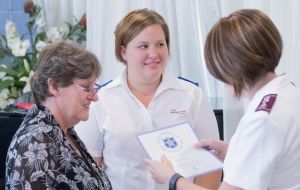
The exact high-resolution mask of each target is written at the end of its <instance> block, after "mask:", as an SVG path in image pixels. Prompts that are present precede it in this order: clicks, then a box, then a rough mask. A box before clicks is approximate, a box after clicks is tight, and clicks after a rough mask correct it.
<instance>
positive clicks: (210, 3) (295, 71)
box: [36, 0, 300, 141]
mask: <svg viewBox="0 0 300 190" xmlns="http://www.w3.org/2000/svg"><path fill="white" fill-rule="evenodd" d="M36 1H37V2H38V3H39V4H41V5H42V6H43V7H45V10H46V18H47V23H48V25H49V26H57V25H59V24H61V23H62V22H64V21H69V22H72V21H73V17H74V16H75V17H76V19H77V20H78V19H80V17H81V16H82V15H83V13H85V12H86V13H87V48H88V49H89V50H91V51H92V52H94V53H95V54H96V55H97V57H98V58H99V60H100V62H101V65H102V67H103V73H102V76H101V78H100V79H99V80H100V83H103V82H105V81H108V80H111V79H113V78H115V77H116V76H118V75H119V74H120V73H121V72H122V71H123V69H124V66H123V65H122V64H121V63H118V62H117V60H116V58H115V54H114V30H115V26H116V24H117V23H118V22H119V21H120V19H121V18H122V17H123V16H125V15H126V14H127V13H128V12H129V11H130V10H133V9H137V8H149V9H153V10H155V11H157V12H159V13H160V14H161V15H162V16H163V17H164V18H165V20H166V22H167V23H168V25H169V29H170V35H171V43H170V44H171V47H170V53H171V55H170V59H169V63H168V68H167V69H169V70H171V71H172V72H174V73H176V74H178V75H179V76H182V77H186V78H188V79H190V80H193V81H195V82H198V83H199V84H200V87H201V88H203V90H204V91H205V93H206V94H207V95H208V96H209V97H210V98H211V104H212V105H213V108H223V109H224V138H225V140H227V141H229V140H230V138H231V136H232V134H233V133H234V131H235V129H236V127H237V124H238V122H239V120H240V118H241V116H242V115H243V114H244V110H245V108H246V107H247V102H245V101H236V100H235V99H234V98H232V96H231V95H230V94H227V91H226V90H224V91H223V86H222V84H220V83H219V82H217V81H216V80H215V79H213V78H212V77H211V76H210V75H209V74H208V73H207V70H206V68H205V64H204V58H203V53H202V52H203V44H204V41H205V37H206V35H207V32H208V31H209V30H210V28H211V27H212V25H213V24H214V23H215V22H216V20H218V19H219V18H220V17H221V16H227V15H228V14H229V13H231V12H233V11H235V10H238V9H242V8H256V9H260V10H262V11H264V12H265V13H266V14H267V15H269V16H270V17H271V19H272V20H273V21H274V23H275V24H276V26H277V27H278V29H279V31H280V32H281V35H282V38H283V42H284V50H283V55H282V59H281V62H280V64H279V66H278V69H277V73H278V74H280V73H284V72H286V73H288V76H289V77H290V79H291V81H293V83H294V84H295V85H296V86H300V75H299V72H300V63H298V62H299V60H300V37H299V34H300V25H299V23H300V11H299V8H300V1H298V0H285V1H282V0H189V1H184V0H176V1H174V0H109V1H108V0H91V1H85V0H63V1H62V0H36Z"/></svg>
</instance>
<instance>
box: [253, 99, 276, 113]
mask: <svg viewBox="0 0 300 190" xmlns="http://www.w3.org/2000/svg"><path fill="white" fill-rule="evenodd" d="M276 98H277V94H268V95H266V96H264V97H263V99H262V100H261V101H260V103H259V105H258V106H257V108H256V110H255V111H256V112H257V111H266V112H268V113H270V112H271V109H272V107H273V105H274V103H275V100H276Z"/></svg>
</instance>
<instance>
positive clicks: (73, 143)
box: [66, 132, 82, 157]
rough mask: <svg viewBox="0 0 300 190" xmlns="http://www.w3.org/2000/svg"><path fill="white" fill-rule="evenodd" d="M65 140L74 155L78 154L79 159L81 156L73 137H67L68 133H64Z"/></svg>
mask: <svg viewBox="0 0 300 190" xmlns="http://www.w3.org/2000/svg"><path fill="white" fill-rule="evenodd" d="M66 140H67V142H68V143H69V144H70V146H71V148H72V149H73V150H74V151H75V152H76V154H78V155H79V156H80V157H82V154H81V152H80V150H79V148H78V146H77V145H76V143H75V141H74V139H73V137H72V136H71V135H69V134H68V132H67V133H66Z"/></svg>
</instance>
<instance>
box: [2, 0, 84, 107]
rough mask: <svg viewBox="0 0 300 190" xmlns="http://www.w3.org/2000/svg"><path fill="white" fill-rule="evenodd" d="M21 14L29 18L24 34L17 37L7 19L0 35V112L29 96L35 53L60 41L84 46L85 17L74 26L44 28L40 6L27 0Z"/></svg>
mask: <svg viewBox="0 0 300 190" xmlns="http://www.w3.org/2000/svg"><path fill="white" fill-rule="evenodd" d="M24 11H25V13H26V14H28V15H29V20H28V21H27V23H26V26H27V29H28V34H27V35H22V36H21V35H20V34H19V33H18V31H17V29H16V26H15V23H14V22H12V21H10V20H8V21H7V22H6V25H5V32H6V34H5V35H3V34H2V35H1V36H0V63H1V64H0V110H1V109H4V110H5V109H7V107H8V106H9V105H12V104H14V103H15V102H16V101H17V99H18V98H20V97H21V96H23V95H24V94H26V93H30V86H29V79H30V77H31V76H32V75H33V73H34V70H35V64H36V61H37V57H38V56H39V52H40V51H41V50H42V49H43V48H44V47H45V46H46V45H47V44H49V43H53V42H57V41H60V40H72V41H76V42H78V43H84V42H85V40H86V16H85V15H83V16H82V18H81V19H80V21H79V22H76V24H75V25H71V24H70V23H67V22H66V23H65V25H64V26H62V27H52V28H49V29H46V28H47V26H46V23H45V20H44V19H43V16H42V12H41V7H40V6H38V5H36V4H34V2H33V1H32V0H27V1H25V3H24ZM26 37H27V38H26ZM3 63H5V64H3Z"/></svg>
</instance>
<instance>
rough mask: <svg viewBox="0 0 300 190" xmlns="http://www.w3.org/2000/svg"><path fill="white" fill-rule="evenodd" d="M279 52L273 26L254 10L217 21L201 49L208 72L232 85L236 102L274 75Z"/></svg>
mask: <svg viewBox="0 0 300 190" xmlns="http://www.w3.org/2000/svg"><path fill="white" fill-rule="evenodd" d="M281 52H282V40H281V36H280V34H279V31H278V30H277V28H276V26H275V25H274V24H273V22H272V21H271V19H270V18H269V17H268V16H266V15H265V14H264V13H263V12H261V11H259V10H255V9H242V10H239V11H236V12H234V13H232V14H230V15H229V16H228V17H224V18H222V19H220V21H218V22H217V23H216V24H215V25H214V26H213V28H212V29H211V31H210V32H209V34H208V36H207V38H206V42H205V47H204V55H205V62H206V66H207V68H208V70H209V72H210V73H211V74H212V75H213V76H214V77H216V78H217V79H219V80H221V81H222V82H225V83H227V84H230V85H232V86H233V88H234V92H235V96H236V97H237V98H239V97H240V95H241V92H242V90H243V89H245V87H247V86H248V87H253V86H254V85H255V83H256V82H257V81H258V80H259V79H260V78H261V77H262V76H264V75H265V74H266V73H267V72H274V70H275V68H276V67H277V65H278V63H279V60H280V57H281Z"/></svg>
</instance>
